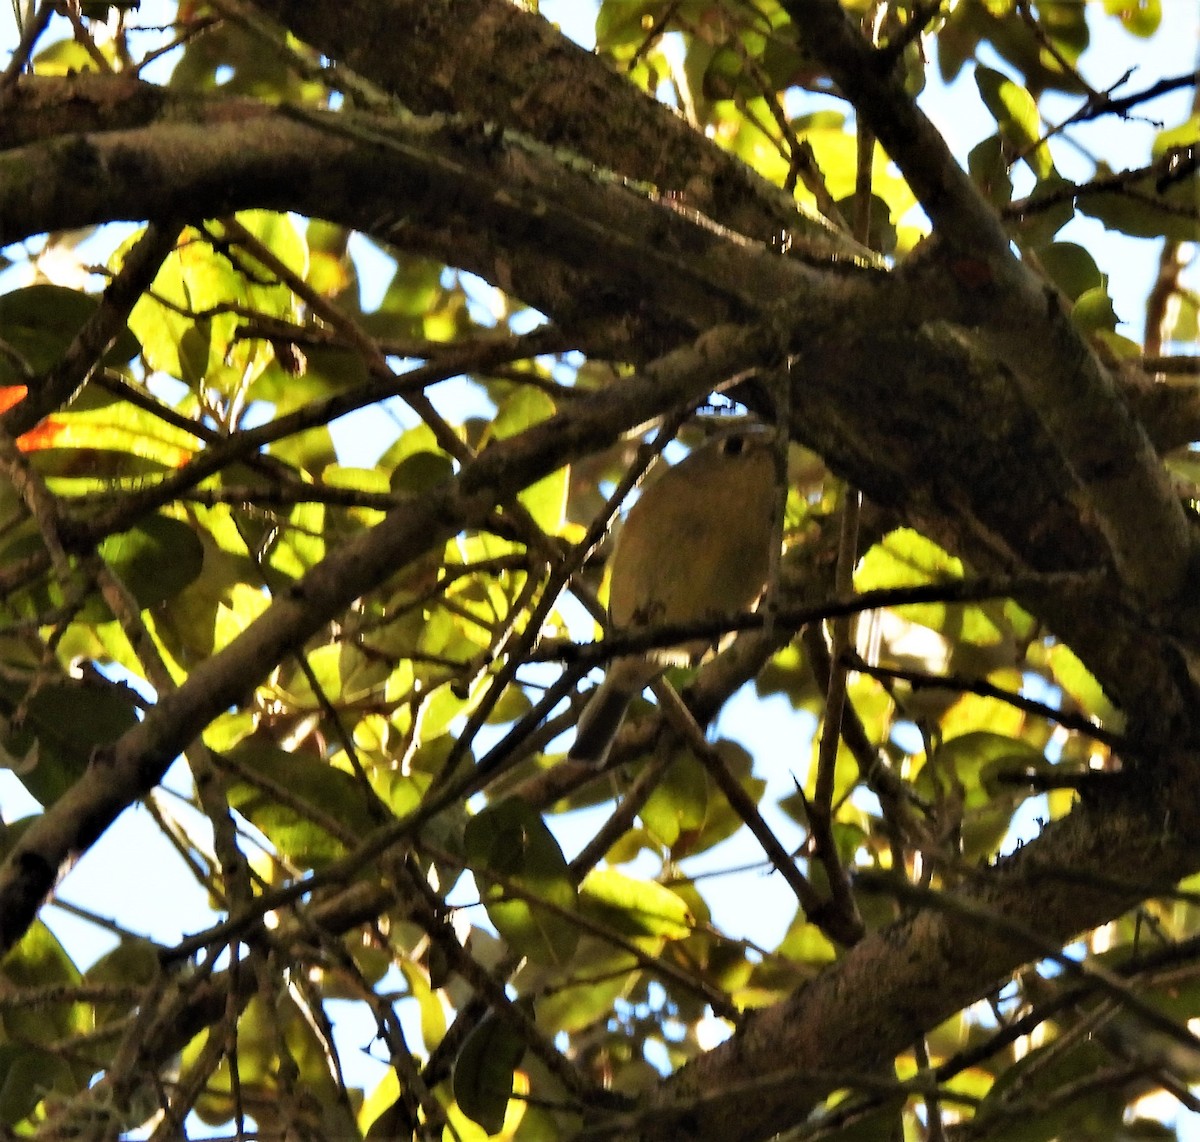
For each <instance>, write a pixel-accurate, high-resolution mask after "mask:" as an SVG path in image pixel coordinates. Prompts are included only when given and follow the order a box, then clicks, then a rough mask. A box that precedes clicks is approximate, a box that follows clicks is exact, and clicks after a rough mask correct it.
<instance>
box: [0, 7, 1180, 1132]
mask: <svg viewBox="0 0 1200 1142" xmlns="http://www.w3.org/2000/svg"><path fill="white" fill-rule="evenodd" d="M1163 9H1164V22H1165V23H1166V24H1167V25H1168V26H1169V29H1170V30H1169V33H1168V34H1167V35H1165V36H1162V37H1156V38H1155V40H1154V41H1153V44H1152V45H1147V44H1144V43H1142V42H1140V41H1137V40H1135V39H1133V38H1132V37H1130V36H1127V35H1123V34H1112V33H1113V29H1112V26H1111V23H1107V25H1105V24H1101V25H1099V26H1100V27H1101V28H1102V29H1103V28H1104V27H1105V26H1107V31H1105V32H1104V34H1103V35H1101V36H1100V37H1099V44H1100V50H1099V51H1097V52H1096V53H1095V55H1094V56H1092V57H1091V62H1090V65H1089V66H1090V71H1089V75H1088V78H1089V79H1090V81H1091V82H1092V83H1093V85H1094V86H1096V87H1099V88H1104V87H1107V86H1109V85H1110V84H1112V83H1114V82H1116V80H1117V79H1119V78H1120V76H1121V75H1122V74H1124V72H1125V71H1126V70H1127V69H1128V68H1130V67H1136V68H1137V71H1136V72H1135V74H1134V75H1133V77H1132V78H1131V80H1130V82H1129V85H1128V86H1127V87H1126V88H1124V89H1123V90H1125V91H1128V90H1136V89H1138V88H1142V87H1146V86H1148V85H1149V84H1150V83H1152V82H1154V80H1156V79H1158V78H1160V77H1162V76H1167V75H1176V74H1180V73H1183V72H1187V71H1190V70H1192V69H1194V68H1195V67H1196V66H1197V54H1198V39H1197V36H1198V32H1200V6H1198V5H1197V4H1196V2H1195V0H1163ZM594 10H595V6H594V4H592V3H587V2H579V0H542V3H541V11H542V12H543V14H544V15H545V16H546V17H547V18H548V19H550V20H552V21H555V22H557V23H558V24H559V25H560V26H561V27H562V28H563V30H564V32H566V33H567V34H568V35H570V36H571V37H572V38H574V39H576V40H577V41H578V42H579V43H581V44H582V45H584V46H591V45H592V44H593V42H594V41H593V34H592V24H593V20H594ZM15 42H16V33H15V25H14V23H13V17H12V13H11V10H9V8H8V7H7V6H6V7H5V8H3V9H2V10H0V64H2V63H3V60H4V58H5V56H6V55H7V52H8V51H9V50H10V49H11V46H12V45H15ZM990 62H992V63H996V62H998V61H990ZM1181 99H1182V100H1183V101H1182V102H1181ZM922 102H923V105H924V106H925V108H926V110H927V112H928V113H929V114H930V116H931V117H932V118H933V119H934V121H935V123H936V124H937V126H938V127H939V129H940V130H942V131H943V133H944V134H945V135H946V136H947V139H948V140H949V142H950V144H951V147H952V149H953V150H954V152H955V153H956V154H957V155H959V156H965V155H966V153H967V152H968V151H969V150H970V148H971V147H972V146H973V145H974V144H975V143H976V142H978V141H979V140H980V139H982V138H984V137H986V136H987V135H989V134H991V133H992V131H993V130H994V123H992V121H991V120H990V118H989V117H988V115H987V112H986V110H985V109H984V107H983V105H982V102H981V101H980V99H979V96H978V93H977V91H976V89H975V86H974V83H973V82H972V81H971V80H970V79H969V78H963V79H960V80H958V81H957V82H956V83H955V84H953V85H952V86H951V87H950V88H944V87H943V86H942V85H941V84H940V83H939V82H938V81H937V80H936V76H935V77H934V80H933V82H932V83H931V86H930V88H929V90H927V91H926V93H925V95H924V96H923V99H922ZM1060 103H1061V110H1060V109H1059V108H1058V106H1057V105H1051V107H1052V110H1051V113H1052V114H1054V115H1059V116H1060V117H1062V118H1065V117H1066V116H1067V115H1068V114H1069V113H1070V112H1071V111H1072V110H1074V108H1075V106H1076V103H1075V101H1073V100H1066V99H1064V100H1061V101H1060ZM1185 103H1186V98H1185V97H1182V96H1179V95H1177V96H1176V97H1175V98H1174V101H1173V102H1170V101H1168V100H1166V99H1164V100H1161V101H1159V102H1158V103H1157V104H1155V105H1149V106H1147V107H1145V108H1143V109H1142V111H1143V113H1144V114H1146V115H1153V116H1159V117H1161V118H1162V119H1164V120H1166V121H1167V122H1169V123H1174V122H1176V121H1178V119H1179V117H1180V115H1181V111H1180V110H1179V108H1180V107H1182V106H1184V105H1185ZM1154 130H1155V129H1154V128H1153V127H1152V126H1150V125H1148V124H1139V123H1128V124H1126V123H1122V124H1118V123H1115V122H1114V121H1113V120H1111V119H1108V120H1100V121H1097V122H1095V123H1092V124H1088V125H1086V126H1084V127H1083V128H1080V129H1079V131H1078V132H1077V135H1078V137H1079V138H1080V139H1081V141H1083V142H1084V143H1085V144H1086V145H1087V146H1089V147H1092V148H1094V149H1095V150H1096V151H1097V153H1100V154H1105V153H1109V154H1114V155H1118V156H1120V158H1119V162H1117V164H1116V165H1118V166H1127V165H1130V164H1131V163H1141V162H1143V161H1145V159H1146V158H1147V157H1148V155H1149V146H1150V141H1151V140H1152V138H1153V135H1154ZM1056 160H1057V161H1058V162H1059V165H1060V168H1061V169H1062V171H1063V173H1064V174H1065V175H1067V176H1068V177H1071V176H1072V174H1073V173H1074V172H1073V169H1072V167H1073V165H1074V164H1075V163H1077V162H1078V163H1079V164H1082V160H1077V159H1076V157H1075V156H1074V155H1073V153H1072V152H1071V150H1070V149H1069V148H1066V147H1060V148H1058V149H1057V151H1056ZM1079 173H1080V174H1081V175H1082V174H1085V173H1086V171H1085V170H1084V168H1083V166H1082V165H1080V166H1079ZM1061 237H1063V238H1067V239H1073V240H1075V241H1079V242H1080V243H1081V244H1083V245H1086V246H1088V247H1089V249H1092V250H1093V251H1095V250H1098V251H1099V257H1098V260H1099V261H1100V262H1101V269H1102V270H1104V271H1105V272H1107V273H1109V274H1110V275H1111V279H1112V280H1111V289H1112V292H1113V295H1114V302H1115V308H1116V310H1117V313H1118V316H1121V317H1122V318H1126V317H1134V316H1136V315H1137V313H1138V312H1139V310H1140V308H1141V306H1142V302H1143V299H1144V298H1145V296H1146V292H1147V290H1148V288H1149V285H1150V282H1151V281H1152V279H1153V275H1154V272H1155V266H1154V263H1153V260H1152V259H1148V258H1147V257H1146V252H1145V250H1144V249H1142V244H1139V243H1135V242H1133V241H1132V240H1128V239H1124V238H1122V237H1120V236H1119V235H1113V234H1106V233H1101V231H1100V227H1099V224H1098V223H1094V222H1088V221H1086V220H1080V221H1076V222H1072V223H1071V224H1070V228H1069V229H1068V230H1067V231H1064V233H1063V234H1062V235H1061ZM365 273H366V277H367V279H368V280H367V281H366V283H365V287H366V289H368V290H369V289H370V288H371V284H372V283H371V281H370V280H369V279H370V272H369V270H368V271H365ZM383 273H384V267H383V266H382V265H380V266H379V267H378V271H377V276H378V281H379V282H380V283H382V282H383V281H385V280H386V278H384V277H383ZM1198 284H1200V283H1198ZM0 288H3V286H2V285H0ZM8 288H11V284H10V285H9V286H8ZM379 288H382V284H380V285H379ZM1126 333H1127V335H1128V336H1130V337H1132V338H1134V339H1140V337H1141V330H1140V329H1139V328H1136V327H1135V328H1129V329H1127V330H1126ZM364 427H365V424H364V423H363V422H357V421H353V420H350V419H347V420H345V421H344V422H342V423H341V424H340V425H339V426H338V427H337V432H338V433H340V434H341V436H342V439H343V440H348V439H350V438H353V439H354V440H355V442H356V445H357V446H358V447H360V448H361V446H362V435H361V434H362V431H363V429H364ZM372 431H375V430H374V429H372ZM380 447H381V450H382V444H381V446H380ZM359 462H361V460H360V461H359ZM1043 697H1044V695H1043ZM813 728H814V722H813V719H812V718H811V716H809V715H806V714H797V713H796V712H795V711H793V710H792V709H791V707H790V706H789V704H788V703H787V702H786V700H785V699H783V698H781V697H779V698H770V699H766V700H763V699H759V698H757V697H756V696H755V695H754V694H753V693H752V691H750V690H747V691H744V692H743V693H742V694H741V695H739V696H738V697H736V698H735V699H734V700H733V701H732V702H731V703H730V704H729V706H728V707H727V708H726V710H725V711H724V713H723V715H722V718H721V721H720V724H719V731H720V733H721V734H722V735H723V736H727V737H731V738H733V739H735V740H737V741H740V742H741V743H742V744H743V745H745V747H746V748H747V749H748V750H749V751H750V752H751V753H752V754H753V755H755V756H756V757H760V758H768V757H772V756H778V755H779V753H780V743H781V742H786V743H788V745H787V753H788V755H789V756H790V757H791V758H792V759H793V761H792V762H791V764H788V763H784V764H779V765H774V766H770V767H764V766H762V765H760V766H758V771H759V773H760V775H761V776H763V777H766V778H767V780H768V791H767V796H766V799H765V802H766V804H767V805H770V804H773V803H774V802H775V801H776V800H778V799H779V798H780V797H783V796H786V795H787V794H788V793H790V792H791V791H792V789H793V788H794V786H793V780H794V775H796V774H797V773H798V772H802V770H801V769H798V767H801V766H803V765H804V764H806V763H807V757H808V748H809V747H808V743H809V741H810V739H811V736H812V732H813ZM564 744H565V743H564ZM165 785H166V789H167V791H168V792H166V793H164V794H162V795H160V797H159V798H158V800H159V803H160V805H161V806H162V807H163V809H164V810H165V811H167V812H173V813H178V814H179V815H180V816H181V817H183V818H185V819H186V820H188V821H191V822H193V823H195V822H197V821H198V818H197V816H196V814H195V813H194V811H192V810H191V809H190V808H189V807H188V806H186V805H185V804H184V803H183V801H182V800H181V799H177V798H175V797H173V796H172V795H171V794H170V792H169V791H170V790H171V789H175V790H177V791H186V789H187V788H188V786H189V780H188V778H187V775H186V772H185V771H184V770H183V768H182V765H181V764H178V763H177V765H176V766H175V767H174V768H173V770H172V773H171V774H170V775H169V776H168V779H167V782H166V783H165ZM33 808H34V805H33V803H32V802H31V800H30V799H29V798H28V796H27V795H26V794H25V793H24V791H23V789H22V788H21V786H20V785H19V783H17V782H16V781H15V779H14V778H13V777H12V776H11V775H9V774H6V773H0V812H2V814H3V817H4V819H5V820H12V819H14V818H15V817H19V816H21V815H23V813H26V812H30V811H32V810H33ZM1036 812H1037V809H1036V806H1035V805H1032V804H1031V807H1030V816H1031V817H1032V816H1033V815H1034V814H1035V813H1036ZM765 815H766V817H767V820H768V823H770V824H771V825H772V826H773V827H775V828H777V829H778V831H779V834H780V837H781V840H782V842H783V843H784V845H785V846H793V847H794V846H795V845H798V844H799V843H800V842H801V840H802V839H803V838H802V836H801V834H800V831H799V830H798V829H797V827H796V826H795V825H794V824H793V823H792V822H791V821H790V820H789V819H787V818H785V817H784V816H783V814H781V813H778V812H771V811H770V810H769V809H768V811H767V813H766V814H765ZM604 816H605V814H604V812H603V811H602V810H596V811H594V812H592V813H579V814H570V815H565V816H563V817H559V818H555V819H554V820H553V821H552V822H551V824H552V827H553V828H554V830H555V831H556V833H557V834H558V835H559V837H560V841H561V843H562V844H563V847H564V849H565V850H566V852H567V855H568V858H569V857H570V856H571V855H573V853H574V851H576V850H577V849H578V848H580V847H581V846H582V844H583V841H584V839H586V838H587V837H588V836H590V835H591V833H592V832H593V831H594V829H595V828H596V827H598V825H599V824H600V823H601V822H602V821H603V819H604ZM743 832H744V831H743ZM760 860H761V853H760V852H759V851H758V849H757V848H756V846H755V844H754V842H753V841H752V840H750V839H749V838H748V837H744V836H739V837H738V838H736V839H734V840H732V841H730V842H727V843H726V844H724V845H721V846H719V847H718V848H716V849H713V850H711V851H710V852H709V853H706V854H703V855H702V856H701V857H699V858H696V859H695V860H694V861H692V862H690V863H689V865H688V871H689V872H692V873H694V874H706V875H707V876H708V877H710V879H706V880H705V882H704V892H705V895H706V898H707V899H708V900H709V902H710V904H712V906H713V909H714V913H715V916H714V919H715V920H716V922H717V923H718V924H719V925H723V926H727V927H728V929H729V930H730V931H731V932H732V933H733V934H734V935H743V936H745V937H746V938H748V939H751V940H754V941H755V942H757V943H759V944H761V945H763V946H766V947H771V946H774V944H776V943H777V942H778V940H779V938H780V937H781V936H782V934H783V932H784V931H785V930H786V928H787V926H788V925H789V924H790V923H791V920H792V917H793V916H794V913H795V900H794V898H793V897H792V895H791V893H790V891H789V890H788V889H787V888H786V887H785V886H784V885H783V884H782V882H781V879H780V878H779V877H778V876H768V875H757V874H750V875H746V874H742V875H739V876H737V877H736V878H732V877H731V878H728V879H726V878H724V877H722V876H721V875H719V874H720V872H721V870H724V869H729V868H738V867H740V866H742V865H746V864H752V863H755V862H758V861H760ZM60 895H61V897H62V898H63V900H65V901H68V902H71V901H74V902H79V903H82V902H85V901H86V902H87V905H88V908H89V909H90V910H94V911H98V912H100V913H101V914H108V915H114V916H115V915H118V914H119V916H120V919H121V924H122V925H123V926H124V927H126V928H128V929H131V930H133V931H137V932H142V933H145V934H147V935H152V936H153V937H154V938H156V939H158V940H161V941H163V942H165V943H173V942H176V941H178V940H179V939H180V938H182V937H183V936H185V935H188V934H191V933H193V932H195V931H196V930H198V929H202V928H204V927H207V926H208V925H210V924H211V923H212V921H213V915H212V913H211V912H210V911H209V908H208V904H209V902H208V898H207V895H206V894H205V893H204V892H203V891H202V890H201V889H200V888H199V887H198V886H197V885H196V884H195V882H194V880H193V879H192V878H191V876H190V875H189V874H188V873H187V872H186V871H185V869H184V867H183V865H182V862H181V861H180V858H179V857H178V856H177V855H176V854H175V853H174V851H173V850H172V849H171V848H170V847H169V846H167V845H166V843H165V842H164V840H163V839H162V837H161V836H160V834H159V832H158V829H157V826H156V825H154V823H153V822H152V821H151V819H150V816H149V814H148V812H147V811H146V809H145V808H144V807H140V806H139V807H135V808H133V809H131V810H129V811H127V812H126V813H125V814H124V815H123V816H122V818H121V819H120V821H119V822H118V824H117V825H116V826H114V827H113V828H112V829H110V830H109V832H108V833H107V834H105V836H104V837H102V838H101V840H100V842H99V843H98V844H97V845H96V846H95V847H94V848H93V849H92V850H91V851H90V852H89V853H88V854H86V855H85V857H84V858H83V859H82V860H81V861H80V862H79V864H78V865H77V867H76V868H75V869H74V870H73V871H72V872H71V873H70V874H69V876H68V877H67V879H66V881H65V882H64V884H63V885H62V888H61V893H60ZM44 918H45V920H46V922H47V923H48V925H49V926H50V927H51V929H52V930H53V931H54V932H55V933H56V934H57V935H58V936H59V938H60V939H61V940H62V941H63V942H64V944H66V946H67V947H68V948H70V949H71V950H72V952H73V953H74V954H75V955H76V956H77V957H78V959H79V962H80V967H81V968H82V967H85V966H86V965H87V963H88V962H90V961H91V960H93V959H95V958H96V957H98V956H99V955H100V954H102V953H103V952H104V951H105V950H107V948H108V947H109V946H111V937H109V936H108V935H107V934H106V933H103V932H100V931H98V930H97V928H96V927H95V926H94V925H93V924H91V923H89V922H87V921H84V920H81V919H78V918H76V917H75V916H73V915H71V914H70V913H69V912H67V911H64V910H63V909H61V908H53V907H52V908H49V909H47V910H46V911H45V913H44ZM336 1013H337V1019H338V1024H339V1033H340V1034H341V1035H343V1036H345V1041H346V1042H347V1043H350V1044H352V1045H354V1046H355V1047H359V1046H365V1045H366V1043H367V1042H369V1040H370V1038H371V1034H372V1029H373V1028H372V1025H371V1023H370V1021H369V1020H366V1021H364V1020H363V1019H362V1017H361V1013H355V1012H354V1011H352V1009H351V1006H350V1005H338V1007H337V1009H336ZM348 1054H349V1057H351V1058H352V1059H354V1058H357V1059H358V1060H359V1063H360V1064H361V1065H360V1066H359V1067H357V1068H352V1071H351V1074H352V1076H353V1078H354V1080H355V1081H358V1082H360V1083H363V1084H364V1085H366V1086H367V1087H368V1088H369V1087H370V1086H371V1085H372V1084H373V1082H374V1081H375V1079H376V1078H377V1077H378V1076H379V1075H381V1073H382V1065H374V1064H370V1063H368V1062H367V1061H366V1059H365V1057H364V1056H362V1055H360V1054H357V1053H356V1051H354V1050H351V1051H350V1052H348ZM1185 1137H1194V1138H1197V1139H1200V1130H1197V1131H1196V1132H1195V1133H1194V1134H1191V1133H1189V1134H1187V1135H1185Z"/></svg>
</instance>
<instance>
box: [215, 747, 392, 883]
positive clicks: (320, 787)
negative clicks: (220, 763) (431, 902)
mask: <svg viewBox="0 0 1200 1142" xmlns="http://www.w3.org/2000/svg"><path fill="white" fill-rule="evenodd" d="M230 757H231V759H232V760H234V761H236V762H237V763H238V764H239V765H242V766H244V767H245V768H246V769H248V770H250V771H252V772H253V773H255V774H259V775H261V776H262V777H264V778H266V779H267V780H268V781H270V782H272V783H274V784H275V785H277V786H280V787H281V788H283V789H286V790H287V792H288V793H289V794H290V795H291V797H293V798H295V799H296V800H297V801H299V802H303V803H306V804H308V805H311V806H312V807H313V809H314V810H316V811H317V812H319V814H320V815H321V816H323V817H326V818H331V819H332V820H334V821H336V822H337V823H338V824H339V825H341V826H342V828H343V829H344V830H345V831H346V832H347V833H349V834H350V835H352V836H355V837H362V836H364V835H366V833H368V832H370V831H371V829H372V828H373V827H374V826H375V825H377V824H378V823H379V822H378V820H377V819H376V817H375V816H374V815H373V814H372V813H371V811H370V809H369V808H368V804H369V802H368V793H367V791H366V790H364V789H363V788H362V786H361V785H360V783H359V781H358V780H357V778H355V777H354V776H352V775H351V774H349V773H347V772H345V770H342V769H338V768H337V767H336V766H333V765H330V764H329V762H327V761H325V760H324V759H323V758H321V757H318V756H316V755H315V754H312V753H309V752H307V751H305V750H295V751H289V750H283V749H277V748H276V747H275V746H272V745H269V744H267V743H265V742H262V741H257V740H254V741H250V742H247V743H246V744H244V745H241V746H238V747H237V748H236V749H234V750H232V751H231V753H230ZM229 803H230V805H231V806H232V807H233V808H234V809H236V810H237V811H238V812H239V813H241V814H242V816H244V817H245V818H246V819H247V820H248V821H250V822H252V823H253V824H254V825H255V826H257V827H258V828H259V829H261V830H262V832H263V833H264V834H265V835H266V836H267V837H268V838H269V839H270V841H271V843H272V844H273V845H275V847H276V848H277V849H278V850H279V852H280V853H281V854H282V855H283V856H285V857H287V858H288V859H289V860H292V861H295V862H296V863H297V864H299V865H301V866H303V867H305V868H317V867H320V866H321V865H322V864H324V863H326V862H327V861H330V860H333V859H335V858H336V857H338V856H341V855H342V853H343V852H344V851H345V850H344V847H343V845H342V843H341V841H339V840H337V839H336V838H335V837H333V836H331V835H330V833H328V832H327V831H326V830H325V829H324V828H323V827H322V826H321V825H319V824H317V823H316V822H314V821H312V820H311V819H309V818H308V817H306V816H305V815H304V813H303V812H302V811H299V810H297V809H295V808H292V807H291V806H290V805H286V804H283V803H281V802H280V801H278V800H277V799H276V798H275V797H274V796H272V794H271V792H270V791H269V789H261V788H259V787H258V786H257V785H255V784H254V783H253V782H252V781H248V780H234V781H233V782H231V784H230V788H229Z"/></svg>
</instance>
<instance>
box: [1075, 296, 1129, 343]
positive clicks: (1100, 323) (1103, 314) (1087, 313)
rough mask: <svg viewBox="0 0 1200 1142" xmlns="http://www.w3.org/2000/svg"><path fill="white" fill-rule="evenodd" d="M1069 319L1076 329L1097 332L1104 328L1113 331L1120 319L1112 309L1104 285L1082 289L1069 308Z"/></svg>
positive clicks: (1110, 300)
mask: <svg viewBox="0 0 1200 1142" xmlns="http://www.w3.org/2000/svg"><path fill="white" fill-rule="evenodd" d="M1071 320H1072V322H1074V324H1075V327H1076V328H1077V329H1080V330H1082V331H1083V332H1084V333H1097V332H1099V331H1100V330H1106V331H1108V332H1109V333H1115V332H1116V330H1117V325H1118V324H1119V323H1120V321H1121V319H1120V318H1119V317H1118V316H1117V311H1116V310H1115V309H1113V303H1112V298H1111V297H1109V295H1108V290H1107V288H1105V286H1103V285H1101V286H1097V287H1095V288H1094V289H1088V290H1084V291H1083V293H1081V294H1080V295H1079V297H1078V298H1076V300H1075V305H1074V307H1073V308H1072V310H1071Z"/></svg>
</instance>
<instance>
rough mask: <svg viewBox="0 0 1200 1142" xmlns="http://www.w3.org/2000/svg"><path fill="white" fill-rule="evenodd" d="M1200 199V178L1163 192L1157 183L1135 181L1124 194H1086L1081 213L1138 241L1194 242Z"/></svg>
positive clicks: (1111, 191)
mask: <svg viewBox="0 0 1200 1142" xmlns="http://www.w3.org/2000/svg"><path fill="white" fill-rule="evenodd" d="M1198 199H1200V177H1198V176H1197V175H1196V174H1194V173H1193V174H1191V175H1189V176H1188V177H1186V178H1183V179H1180V180H1179V181H1178V182H1174V183H1171V184H1170V185H1169V186H1167V187H1165V188H1164V189H1163V190H1162V191H1160V190H1159V189H1158V186H1157V184H1156V180H1155V179H1153V178H1143V179H1137V180H1135V181H1132V182H1130V183H1128V184H1126V186H1125V187H1124V188H1122V189H1120V190H1106V191H1103V192H1102V193H1099V194H1085V195H1081V196H1080V198H1079V212H1080V213H1081V214H1086V215H1087V216H1088V217H1089V218H1096V219H1098V220H1099V221H1101V222H1103V223H1104V225H1105V226H1107V227H1108V228H1109V229H1110V230H1119V231H1120V232H1121V233H1123V234H1131V235H1133V237H1135V238H1172V239H1175V240H1177V241H1180V242H1191V241H1194V240H1195V237H1196V215H1195V210H1196V202H1197V200H1198Z"/></svg>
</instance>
